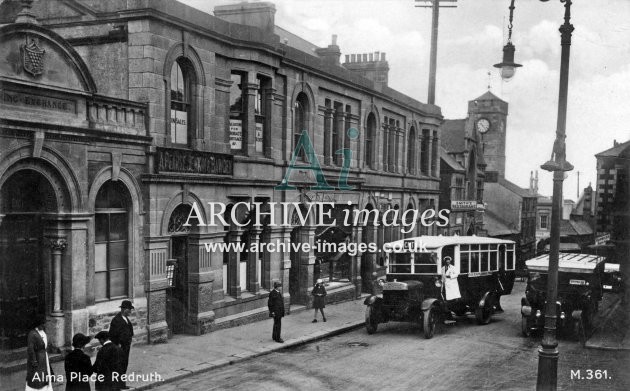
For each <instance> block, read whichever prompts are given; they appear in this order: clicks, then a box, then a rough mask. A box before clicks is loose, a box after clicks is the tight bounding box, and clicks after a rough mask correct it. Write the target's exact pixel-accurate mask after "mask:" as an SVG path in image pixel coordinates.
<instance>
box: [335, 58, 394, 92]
mask: <svg viewBox="0 0 630 391" xmlns="http://www.w3.org/2000/svg"><path fill="white" fill-rule="evenodd" d="M343 66H344V67H345V68H346V69H348V70H349V71H352V72H355V73H358V74H359V75H361V76H363V77H365V78H368V79H370V80H372V81H373V82H374V86H375V88H376V89H381V88H382V87H383V86H387V82H388V79H389V64H388V63H387V60H386V59H385V53H383V52H372V53H360V54H351V55H350V61H348V56H347V55H346V62H345V63H344V64H343Z"/></svg>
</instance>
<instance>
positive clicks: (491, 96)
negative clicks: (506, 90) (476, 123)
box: [474, 90, 504, 102]
mask: <svg viewBox="0 0 630 391" xmlns="http://www.w3.org/2000/svg"><path fill="white" fill-rule="evenodd" d="M474 100H500V101H501V102H504V100H503V99H501V98H499V97H498V96H496V95H495V94H493V93H492V92H490V90H488V91H486V92H485V93H484V94H483V95H481V96H480V97H479V98H477V99H474Z"/></svg>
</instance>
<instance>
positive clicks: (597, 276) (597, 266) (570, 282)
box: [521, 253, 604, 341]
mask: <svg viewBox="0 0 630 391" xmlns="http://www.w3.org/2000/svg"><path fill="white" fill-rule="evenodd" d="M526 265H527V272H528V278H527V287H526V289H525V297H523V298H522V299H521V330H522V332H523V335H524V336H526V337H528V336H530V335H531V333H532V331H535V330H542V329H543V328H544V324H545V309H546V307H545V301H546V295H547V274H548V269H549V254H545V255H541V256H538V257H536V258H533V259H530V260H528V261H527V262H526ZM603 273H604V257H601V256H597V255H589V254H572V253H560V254H559V257H558V287H557V289H558V297H557V301H556V317H557V318H556V322H557V323H556V330H558V331H557V332H558V333H559V334H562V333H564V334H565V335H573V336H574V337H577V338H579V339H580V340H582V341H583V340H585V339H586V337H587V336H588V334H589V333H590V331H591V326H592V321H593V316H594V315H595V313H596V312H597V310H598V308H599V302H600V300H601V299H602V294H603V290H602V276H603Z"/></svg>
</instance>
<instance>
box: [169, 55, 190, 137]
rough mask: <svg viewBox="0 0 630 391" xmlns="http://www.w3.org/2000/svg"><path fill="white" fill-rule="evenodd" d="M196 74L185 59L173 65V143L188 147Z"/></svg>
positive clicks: (171, 79) (171, 121) (171, 86)
mask: <svg viewBox="0 0 630 391" xmlns="http://www.w3.org/2000/svg"><path fill="white" fill-rule="evenodd" d="M193 76H194V72H193V70H192V65H190V63H189V62H188V61H187V60H186V59H185V58H183V57H180V58H179V59H177V61H175V62H174V63H173V66H172V67H171V75H170V83H169V84H170V90H171V93H170V94H171V95H170V100H171V120H170V130H171V143H173V144H184V145H188V143H189V139H190V129H192V123H193V122H194V117H193V107H194V105H193V91H192V90H193V85H194V80H193V79H194V78H193Z"/></svg>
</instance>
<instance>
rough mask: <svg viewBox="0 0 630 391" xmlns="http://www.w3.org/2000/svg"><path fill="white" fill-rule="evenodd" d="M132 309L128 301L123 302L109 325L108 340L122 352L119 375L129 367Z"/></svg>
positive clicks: (124, 386)
mask: <svg viewBox="0 0 630 391" xmlns="http://www.w3.org/2000/svg"><path fill="white" fill-rule="evenodd" d="M133 309H134V306H133V304H131V302H130V301H129V300H123V301H122V303H121V304H120V312H119V313H118V314H116V316H114V318H113V319H112V322H111V324H110V325H109V338H110V339H111V341H112V342H113V343H115V344H116V345H118V346H119V347H120V348H121V349H122V352H123V354H122V356H121V358H120V360H121V362H120V371H121V374H125V373H127V367H128V366H129V352H130V351H131V340H132V339H133V325H132V324H131V320H129V315H131V310H133ZM127 388H129V387H127V385H126V384H123V385H122V389H123V390H125V389H127Z"/></svg>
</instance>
